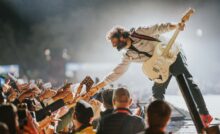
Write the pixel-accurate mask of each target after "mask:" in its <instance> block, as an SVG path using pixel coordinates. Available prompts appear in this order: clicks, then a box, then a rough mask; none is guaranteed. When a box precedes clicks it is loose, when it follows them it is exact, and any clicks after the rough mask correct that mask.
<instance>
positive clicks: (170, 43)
mask: <svg viewBox="0 0 220 134" xmlns="http://www.w3.org/2000/svg"><path fill="white" fill-rule="evenodd" d="M179 32H180V30H179V28H177V29H176V31H175V32H174V34H173V36H172V38H171V39H170V41H169V42H168V44H167V46H166V48H165V49H164V51H163V54H162V56H164V57H166V56H167V55H168V53H169V51H170V49H171V48H172V46H173V44H174V42H175V40H176V38H177V36H178V35H179Z"/></svg>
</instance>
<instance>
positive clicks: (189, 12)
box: [181, 8, 195, 23]
mask: <svg viewBox="0 0 220 134" xmlns="http://www.w3.org/2000/svg"><path fill="white" fill-rule="evenodd" d="M194 12H195V10H194V9H192V8H189V9H188V10H187V11H186V13H185V14H184V16H183V17H182V19H181V21H182V22H183V23H184V22H186V21H188V20H189V18H190V17H191V16H192V15H193V13H194Z"/></svg>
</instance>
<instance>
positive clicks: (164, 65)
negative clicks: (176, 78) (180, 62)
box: [142, 44, 179, 83]
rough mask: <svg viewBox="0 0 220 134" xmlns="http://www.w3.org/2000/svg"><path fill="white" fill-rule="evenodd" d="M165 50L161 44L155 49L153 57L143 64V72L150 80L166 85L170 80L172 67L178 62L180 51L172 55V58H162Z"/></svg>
mask: <svg viewBox="0 0 220 134" xmlns="http://www.w3.org/2000/svg"><path fill="white" fill-rule="evenodd" d="M163 51H164V48H163V47H162V45H161V44H158V45H157V46H156V47H155V50H154V53H153V56H152V57H151V58H150V59H149V60H148V61H147V62H144V63H143V66H142V70H143V72H144V74H145V75H147V76H148V78H149V79H150V80H153V81H155V82H156V83H164V82H166V80H167V79H168V78H169V75H170V71H169V68H170V66H171V65H172V64H173V63H174V62H175V61H176V58H177V54H178V53H179V51H176V52H175V53H172V57H164V56H162V54H163Z"/></svg>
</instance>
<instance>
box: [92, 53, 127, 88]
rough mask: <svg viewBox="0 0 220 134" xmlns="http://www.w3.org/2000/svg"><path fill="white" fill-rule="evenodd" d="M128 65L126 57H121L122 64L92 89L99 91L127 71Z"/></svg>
mask: <svg viewBox="0 0 220 134" xmlns="http://www.w3.org/2000/svg"><path fill="white" fill-rule="evenodd" d="M129 64H130V61H129V59H128V58H127V57H123V59H122V62H121V63H120V64H118V65H117V66H116V67H115V68H114V69H113V71H112V72H111V73H110V74H109V75H107V76H106V77H105V79H104V81H102V82H100V83H98V84H97V85H96V86H95V87H93V88H96V89H101V88H103V87H104V86H106V85H108V84H109V83H111V82H113V81H116V80H117V79H118V78H120V77H121V76H122V75H123V74H124V73H125V72H126V71H127V70H128V67H129ZM93 88H92V89H93Z"/></svg>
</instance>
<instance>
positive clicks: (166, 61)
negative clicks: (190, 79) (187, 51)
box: [142, 8, 194, 83]
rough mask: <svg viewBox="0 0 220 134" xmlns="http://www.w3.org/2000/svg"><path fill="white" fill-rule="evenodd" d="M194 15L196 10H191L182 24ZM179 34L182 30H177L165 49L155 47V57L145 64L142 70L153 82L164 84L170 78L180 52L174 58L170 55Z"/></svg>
mask: <svg viewBox="0 0 220 134" xmlns="http://www.w3.org/2000/svg"><path fill="white" fill-rule="evenodd" d="M193 13H194V10H193V9H191V8H190V9H189V10H188V11H187V12H186V13H185V15H184V16H183V17H182V19H181V22H180V23H183V24H185V22H186V21H188V20H189V18H190V17H191V15H192V14H193ZM179 32H180V29H179V28H177V29H176V31H175V32H174V34H173V36H172V38H171V39H170V40H169V42H168V44H167V45H166V46H165V47H163V46H162V45H161V44H158V45H157V46H156V47H155V50H154V53H153V56H152V57H151V58H150V59H149V60H148V61H146V62H144V63H143V66H142V70H143V72H144V74H145V75H147V76H148V78H149V79H150V80H153V81H155V82H156V83H164V82H166V80H167V79H168V78H169V75H170V72H169V68H170V66H171V65H172V64H173V63H174V62H175V61H176V58H177V55H178V53H179V50H178V51H175V52H174V53H172V56H170V55H169V53H170V50H171V49H172V46H173V44H174V42H175V40H176V38H177V36H178V34H179Z"/></svg>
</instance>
